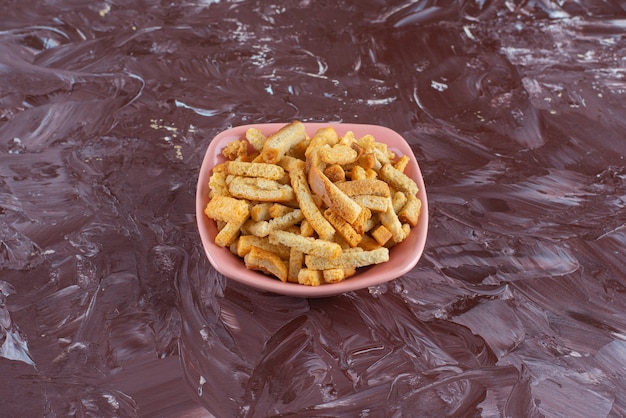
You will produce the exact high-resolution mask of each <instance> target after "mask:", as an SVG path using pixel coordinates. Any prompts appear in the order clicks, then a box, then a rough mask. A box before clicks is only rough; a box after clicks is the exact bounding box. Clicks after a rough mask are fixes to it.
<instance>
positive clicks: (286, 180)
mask: <svg viewBox="0 0 626 418" xmlns="http://www.w3.org/2000/svg"><path fill="white" fill-rule="evenodd" d="M425 209H426V195H425V191H424V186H423V180H422V178H421V174H420V173H419V168H418V166H417V162H416V161H415V158H414V156H413V155H412V151H411V149H410V147H409V146H408V144H407V143H406V142H405V141H404V140H403V139H402V138H401V137H400V136H399V135H398V134H397V133H395V132H393V131H391V130H389V129H387V128H383V127H380V126H374V125H354V124H353V125H348V124H330V123H329V124H321V123H306V124H305V123H302V122H300V121H297V120H296V121H293V122H291V123H288V124H262V125H256V126H251V125H250V126H243V127H237V128H233V129H232V130H230V131H229V132H227V133H223V134H221V135H218V136H217V137H216V138H215V139H214V140H213V142H212V143H211V144H210V146H209V150H208V151H207V155H206V156H205V160H204V162H203V166H202V168H201V173H200V177H199V179H198V203H197V215H198V226H199V229H200V234H201V237H202V240H203V244H204V246H205V250H206V252H207V256H208V257H209V260H210V261H211V263H212V264H213V265H214V266H215V267H216V269H218V271H220V272H221V273H223V274H224V275H226V276H228V277H231V278H233V279H235V280H239V281H243V282H246V283H247V284H250V285H252V286H255V287H258V288H261V289H265V290H271V291H275V292H278V293H285V294H291V295H301V296H326V295H331V294H336V293H341V292H345V291H349V290H355V289H358V288H362V287H367V286H371V285H373V284H376V283H380V282H384V281H388V280H391V279H392V278H395V277H398V276H400V275H402V274H404V273H406V272H407V271H408V270H410V269H411V268H412V267H413V266H414V265H415V264H416V263H417V260H418V259H419V257H420V256H421V252H422V251H423V248H424V244H425V238H426V227H427V216H428V215H427V211H426V210H425ZM217 253H219V254H220V256H219V257H220V258H219V259H218V258H217V256H216V254H217ZM233 257H235V258H236V259H237V260H239V264H240V265H243V266H245V269H246V270H247V271H242V270H241V269H237V271H234V268H235V266H236V264H233V263H232V261H233ZM393 257H396V260H395V262H393V263H389V261H390V259H392V258H393ZM398 262H399V264H398ZM225 264H228V265H229V268H226V267H225ZM385 264H390V265H389V266H386V267H387V268H383V267H385ZM376 269H378V270H377V271H376V272H374V273H372V272H371V271H372V270H376ZM353 276H354V277H353ZM393 276H395V277H393ZM350 278H351V280H348V279H350ZM362 278H363V279H364V280H361V279H362ZM358 282H360V283H358ZM281 285H282V287H279V286H281ZM331 287H332V288H335V289H332V290H331V289H330V288H331ZM296 288H299V289H296ZM305 288H306V289H305ZM313 288H315V289H313Z"/></svg>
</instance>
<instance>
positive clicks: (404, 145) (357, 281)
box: [196, 122, 428, 298]
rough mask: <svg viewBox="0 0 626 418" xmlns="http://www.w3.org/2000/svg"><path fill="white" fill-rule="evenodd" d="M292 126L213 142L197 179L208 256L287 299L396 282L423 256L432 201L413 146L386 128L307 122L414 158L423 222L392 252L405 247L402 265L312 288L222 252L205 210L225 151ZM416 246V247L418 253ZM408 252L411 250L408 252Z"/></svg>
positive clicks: (224, 270) (236, 131) (269, 126)
mask: <svg viewBox="0 0 626 418" xmlns="http://www.w3.org/2000/svg"><path fill="white" fill-rule="evenodd" d="M286 124H287V122H285V123H281V122H271V123H254V124H246V125H239V126H234V127H231V128H228V129H225V130H223V131H221V132H219V133H218V134H217V135H216V136H214V137H213V138H212V139H211V141H210V143H209V146H208V148H207V150H206V152H205V155H204V158H203V160H202V163H201V166H200V171H199V173H198V178H197V185H196V224H197V227H198V232H199V234H200V238H201V241H202V246H203V249H204V252H205V254H206V256H207V258H208V260H209V262H210V263H211V265H212V266H213V268H215V269H216V270H217V271H218V272H219V273H221V274H222V275H224V276H225V277H227V278H229V279H232V280H235V281H237V282H240V283H244V284H246V285H249V286H252V287H254V288H257V289H259V290H264V291H268V292H273V293H277V294H283V295H287V296H297V297H311V298H314V297H327V296H334V295H338V294H342V293H346V292H350V291H355V290H360V289H364V288H368V287H371V286H374V285H378V284H383V283H386V282H389V281H391V280H395V279H397V278H399V277H401V276H403V275H404V274H406V273H407V272H409V271H410V270H412V269H413V267H415V265H416V264H417V262H418V261H419V259H420V258H421V256H422V254H423V251H424V247H425V245H426V238H427V233H428V199H427V196H426V189H425V186H424V179H423V177H422V173H421V170H420V167H419V164H418V162H417V158H416V157H415V155H414V153H413V151H412V149H411V147H410V145H409V143H408V142H407V141H406V140H405V139H404V138H403V137H402V136H401V135H400V134H399V133H397V132H396V131H394V130H392V129H390V128H387V127H385V126H382V125H372V124H361V123H343V122H303V124H304V126H305V129H306V131H307V134H308V135H310V136H312V135H313V134H314V133H315V132H316V131H317V130H318V129H320V128H323V127H329V126H333V127H334V128H335V129H336V130H337V133H338V134H339V135H340V136H341V135H343V134H345V132H347V131H353V132H354V133H355V135H356V136H357V137H358V136H362V135H365V134H368V133H369V134H372V135H373V136H374V138H375V139H376V141H377V142H383V143H386V144H387V145H388V147H389V148H390V149H391V150H392V151H394V152H396V153H400V154H401V155H404V154H407V151H408V153H410V154H408V155H410V156H411V157H412V158H410V162H409V165H408V166H407V170H409V171H410V174H409V175H410V177H411V178H413V180H414V181H415V182H416V183H417V185H418V188H419V191H418V197H419V198H420V200H421V201H422V207H421V212H420V219H419V222H418V224H417V225H416V226H415V227H413V229H412V231H411V234H410V235H409V237H407V239H405V241H403V242H401V243H400V244H398V245H397V248H396V247H394V248H392V249H391V251H390V257H392V255H397V254H398V251H396V252H395V253H394V250H397V249H399V248H403V249H404V250H403V251H402V252H401V254H400V255H401V259H400V261H402V263H398V260H395V261H396V263H394V264H389V263H390V262H392V259H390V260H389V261H388V262H386V263H382V264H378V265H375V266H370V267H366V268H364V269H363V270H362V271H360V272H358V273H357V274H356V275H354V276H352V277H350V278H348V279H346V280H343V281H341V282H339V283H333V284H322V285H320V286H306V285H302V284H298V283H289V282H287V283H284V282H281V281H280V280H278V279H276V278H273V277H271V276H268V275H265V274H263V273H261V272H257V271H254V270H249V269H247V268H246V267H245V266H244V264H243V260H242V259H241V258H240V257H238V256H237V255H235V254H233V253H232V252H231V251H230V250H229V249H228V248H222V247H219V246H217V245H216V244H215V243H214V242H213V240H212V236H211V234H213V236H214V234H215V232H216V226H215V222H214V221H213V220H211V219H209V218H208V217H206V216H205V215H204V208H205V207H206V204H207V202H208V192H209V186H208V180H209V177H210V175H211V171H212V169H213V167H214V166H215V165H216V164H217V163H219V162H220V161H224V158H223V157H222V156H221V149H222V148H223V146H224V145H226V144H227V143H228V142H230V141H232V140H235V139H240V138H242V137H243V135H244V134H245V132H246V130H247V129H249V128H257V129H259V130H261V132H263V133H264V134H266V135H267V134H269V133H272V132H275V131H276V130H278V129H280V128H281V127H283V126H285V125H286ZM381 136H382V137H381ZM390 138H392V139H390ZM390 142H391V144H390ZM411 246H413V248H412V250H411ZM406 248H409V249H408V250H407V249H406ZM224 260H226V261H229V260H230V262H229V263H224ZM231 262H232V263H235V265H237V264H240V265H241V267H243V269H241V268H240V269H238V271H237V274H234V273H233V272H232V271H230V270H229V268H228V267H229V266H231ZM385 267H387V268H385ZM373 269H375V270H374V272H372V270H373ZM379 270H380V271H381V272H382V274H384V277H383V278H382V279H381V277H380V276H379V275H377V274H375V273H376V272H378V271H379ZM390 270H391V271H390Z"/></svg>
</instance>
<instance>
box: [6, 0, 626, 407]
mask: <svg viewBox="0 0 626 418" xmlns="http://www.w3.org/2000/svg"><path fill="white" fill-rule="evenodd" d="M444 3H445V4H444ZM0 12H1V13H0V376H1V378H0V415H1V416H6V417H24V416H32V417H36V416H41V417H44V416H45V417H57V416H59V417H61V416H77V417H95V416H97V417H100V416H102V417H109V416H118V417H139V416H141V417H149V416H155V417H156V416H158V417H210V416H216V417H220V418H221V417H235V416H240V417H269V416H290V417H319V416H355V417H365V416H371V417H381V416H385V417H396V416H457V417H476V416H481V417H499V416H509V417H528V416H530V417H541V416H548V417H619V416H625V415H626V390H625V389H624V388H625V387H626V366H625V365H626V257H625V250H624V246H625V244H626V227H625V222H626V211H625V205H626V168H625V162H624V156H625V155H626V100H625V99H626V81H625V78H624V77H625V75H626V74H625V71H624V69H625V68H626V61H625V57H626V41H625V40H624V35H625V34H626V10H625V6H624V4H623V3H622V2H618V1H606V2H594V1H587V0H582V1H578V2H547V1H538V2H504V1H499V0H496V1H487V2H478V1H477V2H471V1H455V2H439V1H431V0H425V1H383V0H365V1H356V0H345V1H342V0H340V1H338V2H314V1H309V0H293V1H284V0H278V1H275V2H262V1H248V0H241V1H226V0H222V1H219V0H215V1H211V0H208V1H196V2H192V1H181V2H151V1H144V2H136V1H130V0H120V1H99V2H73V1H69V0H50V1H46V2H31V1H22V2H17V1H2V2H0ZM293 119H299V120H302V121H305V122H326V121H334V122H348V123H367V124H376V125H382V126H386V127H389V128H391V129H393V130H395V131H397V132H399V133H400V134H401V135H402V136H403V137H404V138H405V139H406V140H407V141H409V143H410V144H411V148H412V150H413V152H414V154H415V157H416V158H417V160H418V161H419V164H420V168H421V170H422V174H423V176H424V181H425V184H426V189H427V193H428V202H429V207H430V224H429V232H428V240H427V243H426V249H425V251H424V255H423V257H422V259H420V261H419V263H418V264H417V265H416V267H415V268H413V269H412V270H411V271H410V272H409V273H407V274H405V275H404V276H402V277H399V278H398V279H396V280H394V281H392V282H390V283H388V284H386V285H382V286H377V287H370V288H369V289H365V290H360V291H355V292H350V293H346V294H343V295H339V296H334V297H328V298H317V299H302V298H297V297H287V296H278V295H275V294H272V293H267V292H261V291H257V290H254V289H251V288H247V287H245V286H244V285H241V284H238V283H236V282H234V281H232V280H229V279H227V278H225V277H224V276H222V275H221V274H218V273H217V272H216V270H215V269H214V268H213V267H212V266H211V265H210V263H209V262H208V260H207V258H206V256H205V254H204V251H203V249H202V245H201V242H200V239H199V234H198V231H197V228H196V220H195V213H194V205H195V186H196V180H197V175H198V171H199V166H200V163H201V160H202V157H203V156H204V153H205V151H206V149H207V147H208V144H209V142H210V141H211V138H213V137H214V136H215V135H217V134H218V133H219V132H221V131H223V130H225V129H228V128H230V127H232V126H238V125H244V124H253V123H270V122H288V121H291V120H293Z"/></svg>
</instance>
